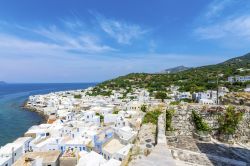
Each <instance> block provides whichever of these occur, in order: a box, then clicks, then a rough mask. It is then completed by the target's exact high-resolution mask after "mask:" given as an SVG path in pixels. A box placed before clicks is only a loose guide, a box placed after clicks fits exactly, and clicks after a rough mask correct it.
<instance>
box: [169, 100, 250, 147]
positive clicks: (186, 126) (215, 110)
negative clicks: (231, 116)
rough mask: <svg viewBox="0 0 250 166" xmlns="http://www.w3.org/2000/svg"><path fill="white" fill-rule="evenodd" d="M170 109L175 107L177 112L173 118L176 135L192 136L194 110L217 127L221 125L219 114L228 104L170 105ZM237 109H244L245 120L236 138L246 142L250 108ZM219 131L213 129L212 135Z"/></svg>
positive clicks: (240, 125)
mask: <svg viewBox="0 0 250 166" xmlns="http://www.w3.org/2000/svg"><path fill="white" fill-rule="evenodd" d="M168 109H175V110H176V113H175V115H174V117H173V120H172V126H173V128H174V129H175V131H174V132H175V134H176V135H181V136H192V134H193V131H194V124H193V122H192V118H191V114H192V110H195V111H197V112H198V113H199V114H200V115H201V116H202V117H203V119H204V120H205V121H206V122H207V123H208V125H209V126H210V127H211V128H213V129H217V128H218V127H219V126H218V125H219V123H218V115H220V114H222V113H224V112H225V110H226V106H204V105H185V106H169V108H168ZM235 109H236V110H238V111H243V112H244V115H243V120H242V121H241V122H240V124H239V126H238V129H237V131H236V133H235V134H234V139H235V140H236V141H238V142H246V141H248V140H250V124H249V121H250V108H249V107H244V106H236V107H235ZM216 134H217V131H216V130H213V132H212V136H216Z"/></svg>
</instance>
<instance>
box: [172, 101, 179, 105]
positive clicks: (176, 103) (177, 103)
mask: <svg viewBox="0 0 250 166" xmlns="http://www.w3.org/2000/svg"><path fill="white" fill-rule="evenodd" d="M179 104H180V101H172V102H170V105H179Z"/></svg>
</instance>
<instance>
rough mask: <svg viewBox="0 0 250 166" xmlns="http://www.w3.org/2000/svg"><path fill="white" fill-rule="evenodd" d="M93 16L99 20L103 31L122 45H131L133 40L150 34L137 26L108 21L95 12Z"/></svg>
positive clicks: (112, 20)
mask: <svg viewBox="0 0 250 166" xmlns="http://www.w3.org/2000/svg"><path fill="white" fill-rule="evenodd" d="M92 14H93V15H94V16H95V17H96V18H97V21H98V22H99V24H100V27H101V28H102V30H103V31H104V32H106V33H107V34H108V35H110V37H112V38H114V39H115V40H116V41H117V42H118V43H120V44H131V42H132V40H134V39H138V38H140V37H141V36H143V35H144V34H146V33H147V32H148V30H146V29H143V28H142V27H141V26H139V25H136V24H130V23H127V22H124V21H118V20H114V19H107V18H105V17H104V16H101V15H100V14H96V13H93V12H92Z"/></svg>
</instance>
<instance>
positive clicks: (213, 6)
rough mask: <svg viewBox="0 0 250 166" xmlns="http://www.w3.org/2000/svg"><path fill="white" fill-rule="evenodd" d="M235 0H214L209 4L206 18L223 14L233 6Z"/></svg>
mask: <svg viewBox="0 0 250 166" xmlns="http://www.w3.org/2000/svg"><path fill="white" fill-rule="evenodd" d="M233 2H235V0H214V1H213V2H212V3H210V4H209V6H208V8H207V12H206V13H205V16H206V18H209V19H210V18H213V17H217V16H219V15H220V14H221V12H222V11H223V10H224V9H225V8H226V7H227V6H229V5H231V4H233Z"/></svg>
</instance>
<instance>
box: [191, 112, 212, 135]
mask: <svg viewBox="0 0 250 166" xmlns="http://www.w3.org/2000/svg"><path fill="white" fill-rule="evenodd" d="M192 120H193V122H194V125H195V128H196V130H197V131H202V132H209V131H211V128H210V127H209V126H208V124H207V123H206V122H204V120H203V118H202V117H201V116H200V115H199V114H198V113H197V112H196V111H194V110H193V111H192Z"/></svg>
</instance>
